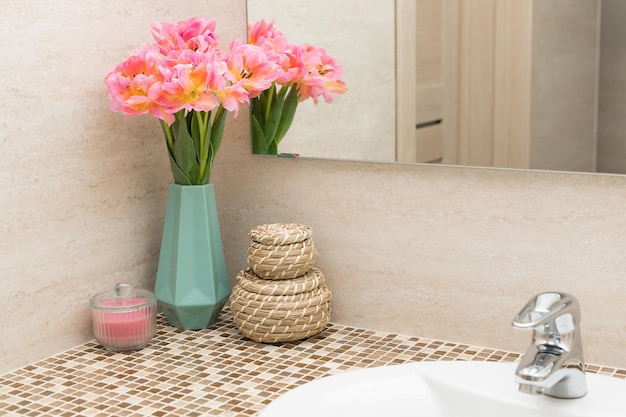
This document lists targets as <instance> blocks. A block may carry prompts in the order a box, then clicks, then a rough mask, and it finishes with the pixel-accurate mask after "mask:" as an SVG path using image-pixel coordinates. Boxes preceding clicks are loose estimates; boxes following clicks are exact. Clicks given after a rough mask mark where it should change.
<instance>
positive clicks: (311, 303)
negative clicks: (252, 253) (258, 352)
mask: <svg viewBox="0 0 626 417" xmlns="http://www.w3.org/2000/svg"><path fill="white" fill-rule="evenodd" d="M237 280H238V283H237V285H235V287H234V288H233V292H232V294H231V296H230V310H231V313H232V314H233V318H234V321H235V324H236V325H237V327H238V328H239V331H240V332H241V333H242V334H243V335H244V336H246V337H248V338H249V339H251V340H254V341H255V342H263V343H278V342H290V341H295V340H301V339H306V338H307V337H311V336H313V335H316V334H318V333H320V332H321V331H322V330H324V328H325V327H326V325H327V324H328V322H329V321H330V311H331V307H330V301H331V293H330V291H329V290H328V288H327V287H326V284H325V283H324V277H323V275H322V273H321V271H320V270H319V269H317V268H311V269H310V271H309V272H308V273H307V274H305V275H304V276H301V277H298V278H296V279H293V280H285V281H272V280H264V279H262V278H259V277H258V276H256V275H255V274H254V273H253V272H252V271H251V270H250V269H247V270H244V271H241V272H240V273H239V275H238V276H237Z"/></svg>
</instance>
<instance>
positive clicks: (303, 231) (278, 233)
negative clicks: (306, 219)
mask: <svg viewBox="0 0 626 417" xmlns="http://www.w3.org/2000/svg"><path fill="white" fill-rule="evenodd" d="M312 233H313V231H312V230H311V228H310V227H309V226H305V225H302V224H296V223H272V224H262V225H259V226H257V227H255V228H254V229H252V230H250V233H248V236H249V237H250V239H252V240H254V241H255V242H259V243H263V244H265V245H288V244H290V243H298V242H302V241H303V240H306V239H309V238H310V237H311V234H312Z"/></svg>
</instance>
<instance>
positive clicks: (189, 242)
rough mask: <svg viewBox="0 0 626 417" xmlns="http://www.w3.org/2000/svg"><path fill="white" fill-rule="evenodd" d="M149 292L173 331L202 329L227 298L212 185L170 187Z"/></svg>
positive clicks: (215, 319) (224, 269) (224, 270)
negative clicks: (154, 296)
mask: <svg viewBox="0 0 626 417" xmlns="http://www.w3.org/2000/svg"><path fill="white" fill-rule="evenodd" d="M154 293H155V295H156V298H157V304H158V308H159V311H161V312H162V313H163V314H164V315H165V317H166V318H167V320H168V321H169V322H170V324H172V325H173V326H175V327H178V328H181V329H204V328H206V327H208V326H210V325H211V324H213V323H215V322H216V321H217V317H218V315H219V314H220V311H221V310H222V307H224V304H225V303H226V300H227V299H228V297H229V296H230V285H229V284H228V276H227V275H226V263H225V261H224V249H223V247H222V236H221V234H220V225H219V222H218V219H217V208H216V205H215V193H214V191H213V184H205V185H179V184H170V187H169V192H168V197H167V209H166V211H165V224H164V227H163V238H162V240H161V253H160V256H159V266H158V270H157V277H156V283H155V288H154Z"/></svg>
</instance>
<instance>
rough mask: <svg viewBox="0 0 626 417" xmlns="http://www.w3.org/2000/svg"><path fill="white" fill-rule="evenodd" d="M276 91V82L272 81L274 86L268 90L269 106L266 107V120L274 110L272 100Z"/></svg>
mask: <svg viewBox="0 0 626 417" xmlns="http://www.w3.org/2000/svg"><path fill="white" fill-rule="evenodd" d="M275 92H276V83H272V86H271V87H270V88H269V89H268V90H267V106H266V107H265V118H264V121H265V122H267V120H268V119H269V118H270V112H271V111H272V101H273V99H274V96H275ZM264 94H265V93H264Z"/></svg>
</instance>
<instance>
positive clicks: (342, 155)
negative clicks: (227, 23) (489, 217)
mask: <svg viewBox="0 0 626 417" xmlns="http://www.w3.org/2000/svg"><path fill="white" fill-rule="evenodd" d="M325 3H326V4H325ZM292 4H293V6H291V5H292ZM329 10H332V13H331V12H329ZM623 16H626V2H624V1H622V0H541V1H540V0H529V1H524V2H519V1H516V0H498V1H495V0H488V1H481V2H476V1H471V0H419V1H408V0H401V1H395V2H394V1H393V0H382V1H381V0H365V1H364V0H360V1H356V0H346V1H341V2H336V1H335V2H331V1H329V0H323V1H321V0H320V1H317V2H305V1H300V0H297V1H296V0H294V1H293V2H290V7H289V8H287V7H284V6H283V7H281V6H278V5H277V4H276V2H271V1H270V0H248V19H249V20H250V21H256V20H260V19H266V20H274V21H275V22H276V25H277V26H278V28H279V29H280V30H281V31H283V32H284V33H285V35H286V36H287V38H288V39H289V40H290V41H291V42H294V43H304V42H309V43H313V44H316V45H319V46H323V47H324V48H326V49H327V50H328V52H329V53H330V54H331V55H333V56H335V57H336V58H337V60H338V61H339V62H340V63H341V65H342V66H344V68H345V73H344V76H343V79H344V81H346V83H347V84H348V86H349V91H348V92H347V93H346V94H344V95H343V96H340V97H337V99H336V100H335V102H333V104H331V105H325V104H323V103H322V104H318V105H317V106H314V105H313V104H312V103H303V105H302V106H300V107H299V108H298V114H297V115H296V119H295V121H294V123H293V125H292V128H291V130H290V132H289V133H288V136H287V137H285V139H284V140H283V143H282V144H281V147H280V149H279V151H280V152H285V153H295V154H300V155H301V156H303V157H313V158H326V159H351V160H367V161H398V162H428V163H443V164H458V165H469V166H489V167H491V166H493V167H510V168H524V169H542V170H561V171H583V172H610V173H626V138H625V136H626V117H623V115H624V114H626V82H625V81H624V79H623V78H622V77H623V76H626V45H624V43H623V42H622V41H621V40H622V39H623V38H624V36H626V27H624V25H623V24H622V22H623V19H622V17H623ZM396 64H397V65H396ZM304 104H306V105H304Z"/></svg>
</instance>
